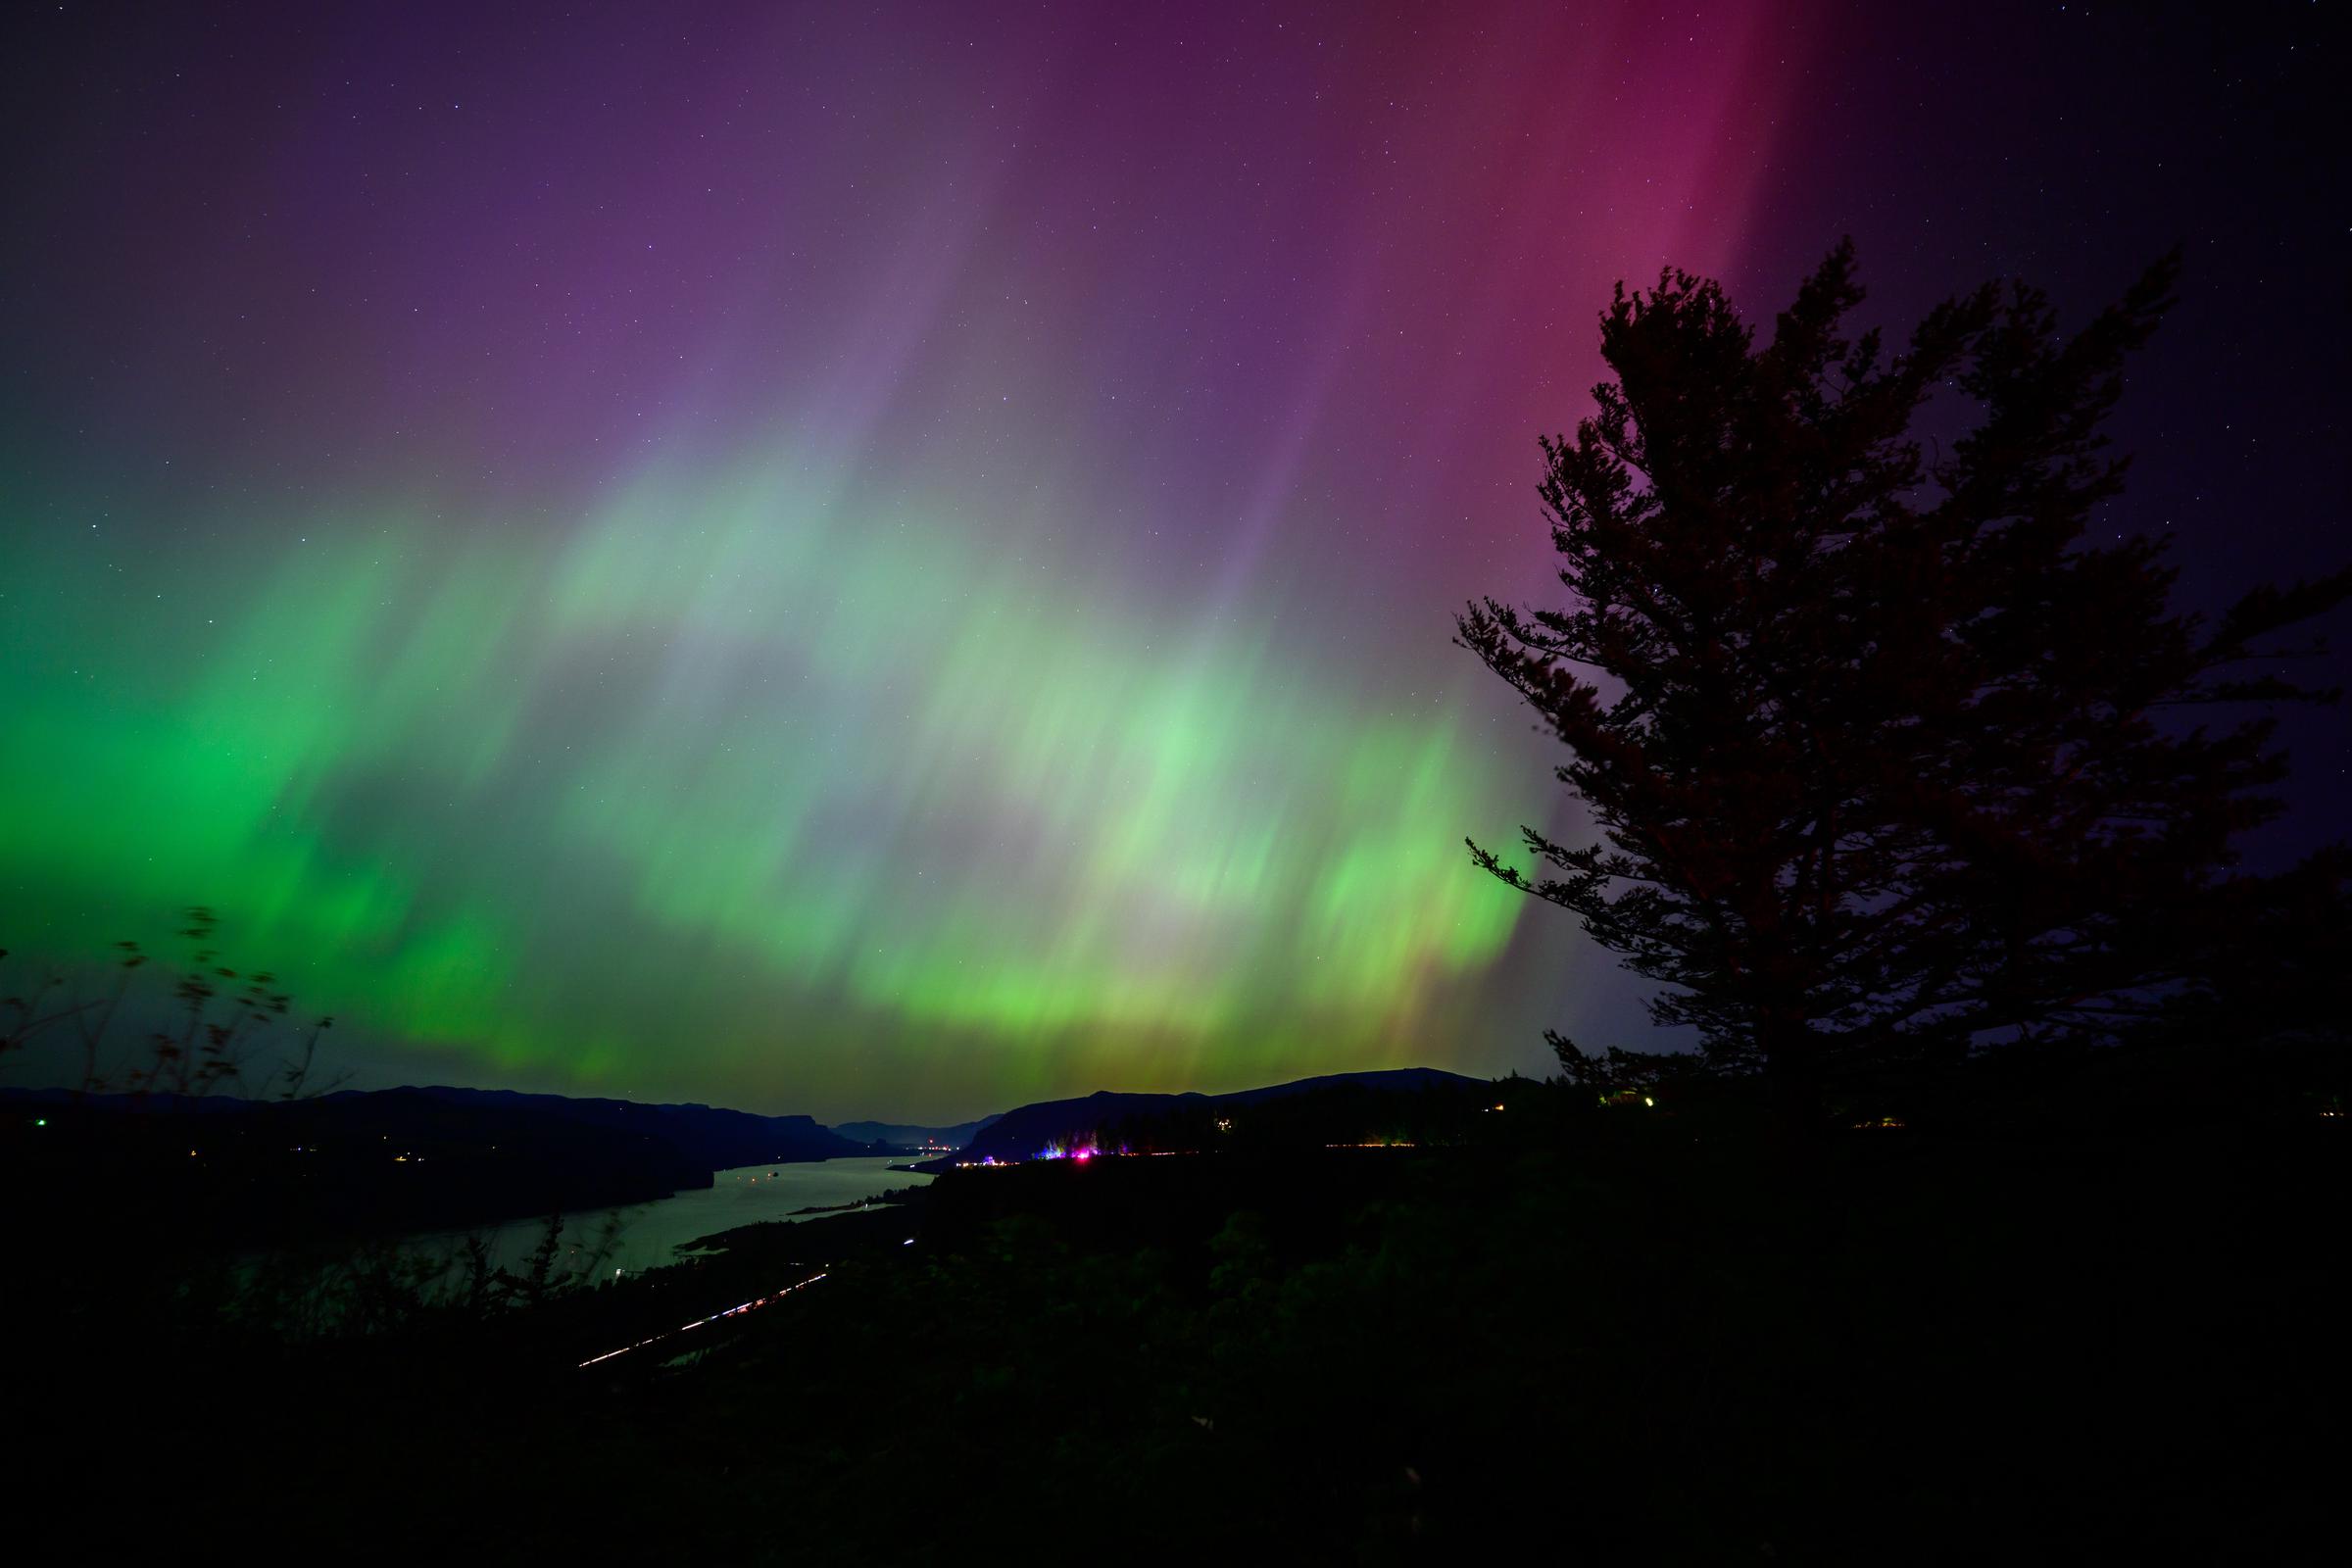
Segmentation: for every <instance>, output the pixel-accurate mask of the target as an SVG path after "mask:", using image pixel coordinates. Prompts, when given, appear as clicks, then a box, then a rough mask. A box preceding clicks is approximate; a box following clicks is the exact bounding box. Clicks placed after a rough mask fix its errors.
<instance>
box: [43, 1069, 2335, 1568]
mask: <svg viewBox="0 0 2352 1568" xmlns="http://www.w3.org/2000/svg"><path fill="white" fill-rule="evenodd" d="M1541 1109H1542V1107H1541V1106H1540V1105H1532V1104H1530V1105H1520V1104H1515V1105H1514V1110H1515V1111H1517V1110H1531V1111H1540V1110H1541ZM1499 1119H1500V1118H1498V1120H1499ZM1514 1125H1515V1129H1516V1130H1515V1136H1514V1137H1512V1138H1509V1139H1505V1138H1502V1137H1500V1136H1497V1137H1495V1138H1494V1139H1491V1140H1489V1141H1487V1142H1486V1143H1484V1144H1483V1145H1474V1146H1469V1147H1462V1148H1456V1149H1449V1150H1401V1149H1367V1150H1344V1151H1320V1150H1318V1151H1313V1152H1294V1153H1289V1154H1284V1153H1280V1152H1261V1153H1258V1154H1253V1155H1241V1154H1232V1155H1202V1156H1195V1157H1166V1158H1133V1159H1111V1158H1104V1159H1098V1160H1095V1161H1092V1162H1090V1163H1087V1164H1083V1165H1081V1164H1075V1163H1071V1162H1066V1161H1064V1162H1055V1163H1054V1164H1051V1165H1044V1164H1041V1165H1031V1166H1022V1167H1015V1168H1012V1169H1005V1170H970V1171H963V1172H957V1173H953V1174H951V1175H949V1176H947V1177H945V1178H943V1179H942V1180H941V1181H940V1182H938V1183H937V1184H936V1186H934V1187H933V1188H932V1189H930V1190H929V1192H928V1193H927V1194H925V1195H923V1200H922V1201H920V1202H918V1203H915V1204H912V1205H909V1206H907V1207H904V1208H892V1209H886V1210H880V1211H875V1212H871V1213H866V1214H859V1215H854V1216H845V1217H844V1218H842V1219H839V1220H825V1221H819V1222H816V1223H813V1224H809V1225H803V1226H797V1227H776V1228H772V1229H765V1228H763V1229H760V1230H755V1231H753V1232H749V1233H745V1234H742V1235H739V1236H737V1237H734V1238H731V1239H730V1240H731V1242H732V1243H733V1245H732V1246H730V1247H729V1248H728V1249H727V1250H722V1251H719V1252H716V1253H714V1254H713V1255H712V1256H711V1258H710V1259H708V1260H707V1261H705V1262H703V1263H701V1264H697V1265H693V1266H690V1267H687V1268H683V1269H680V1270H676V1271H671V1272H670V1273H669V1274H668V1275H666V1276H656V1277H655V1278H654V1279H653V1280H651V1281H650V1282H646V1283H642V1284H638V1285H635V1286H624V1287H621V1288H610V1289H605V1290H600V1291H596V1292H591V1293H584V1294H575V1295H573V1296H570V1297H568V1298H566V1297H564V1296H561V1295H559V1296H556V1297H554V1298H553V1299H550V1300H549V1301H548V1302H547V1303H546V1304H544V1305H542V1306H539V1307H537V1308H528V1309H521V1310H515V1311H510V1312H507V1313H504V1314H503V1315H499V1316H496V1317H493V1318H476V1317H469V1316H467V1315H466V1313H464V1312H462V1311H456V1310H449V1311H444V1312H441V1313H439V1314H433V1313H425V1314H419V1315H417V1316H415V1317H412V1318H408V1319H402V1318H400V1317H399V1316H398V1314H388V1315H387V1316H386V1318H385V1320H384V1322H385V1325H386V1326H385V1327H384V1328H383V1329H382V1331H381V1332H379V1333H377V1334H375V1335H374V1336H372V1337H370V1338H368V1339H367V1340H365V1341H362V1342H359V1343H330V1344H325V1345H320V1346H317V1347H314V1348H309V1349H303V1348H270V1346H269V1345H268V1344H266V1343H265V1342H264V1341H263V1340H261V1339H253V1340H248V1341H244V1342H238V1341H235V1340H234V1339H232V1338H222V1337H219V1336H212V1337H207V1335H205V1334H197V1333H175V1334H170V1335H165V1336H162V1337H160V1338H155V1339H151V1340H149V1341H148V1342H146V1343H136V1344H115V1345H110V1344H107V1343H104V1342H103V1338H102V1329H101V1319H99V1318H97V1317H91V1318H89V1319H87V1321H86V1322H85V1323H84V1324H83V1326H82V1327H81V1328H79V1329H75V1328H73V1327H72V1326H69V1327H68V1328H67V1329H66V1330H65V1331H64V1333H63V1334H62V1335H61V1334H60V1333H59V1332H57V1331H54V1330H48V1331H45V1330H42V1329H40V1328H39V1327H38V1326H33V1325H27V1326H25V1328H24V1329H23V1330H22V1331H20V1332H18V1333H17V1334H16V1335H15V1337H14V1338H12V1342H11V1343H12V1345H13V1346H15V1347H17V1348H18V1349H19V1350H20V1351H21V1352H23V1358H22V1359H20V1361H19V1362H18V1365H17V1367H16V1369H15V1375H16V1379H17V1381H18V1386H19V1388H20V1390H23V1391H25V1392H27V1393H28V1394H29V1395H30V1396H31V1397H28V1398H26V1399H25V1400H23V1401H19V1402H18V1408H19V1409H20V1410H21V1411H25V1412H26V1416H25V1418H23V1423H22V1426H21V1430H33V1431H38V1432H40V1433H42V1434H44V1436H43V1438H42V1439H41V1441H40V1443H39V1444H38V1445H37V1452H36V1454H35V1456H34V1459H33V1462H32V1464H31V1467H30V1468H29V1470H25V1471H21V1472H20V1479H21V1480H23V1481H25V1482H26V1483H28V1484H26V1485H25V1486H24V1488H23V1490H21V1491H19V1492H18V1494H17V1495H18V1497H19V1498H20V1499H23V1500H22V1501H21V1502H20V1503H19V1504H18V1505H17V1507H16V1508H15V1510H14V1511H15V1512H16V1514H17V1518H16V1520H15V1521H14V1526H15V1534H16V1536H17V1539H18V1541H19V1542H20V1543H25V1542H31V1543H35V1544H37V1546H38V1550H39V1551H40V1552H41V1553H43V1554H45V1555H46V1556H49V1557H52V1558H54V1557H58V1556H65V1555H73V1556H82V1555H91V1554H96V1553H101V1552H113V1551H118V1550H123V1549H128V1548H130V1547H133V1546H141V1545H149V1546H152V1545H162V1546H166V1547H168V1548H169V1547H174V1546H177V1547H185V1548H189V1549H198V1548H202V1549H220V1548H226V1547H229V1546H231V1545H233V1546H234V1548H235V1549H237V1550H238V1551H239V1552H240V1553H241V1554H252V1553H255V1552H260V1553H264V1554H266V1555H272V1556H273V1555H277V1554H280V1553H284V1552H292V1551H296V1550H300V1551H303V1552H305V1553H311V1552H316V1553H320V1554H334V1555H342V1554H346V1553H357V1554H362V1555H368V1556H374V1555H387V1554H388V1555H403V1554H409V1553H417V1552H433V1553H440V1554H454V1555H455V1556H456V1557H458V1558H460V1559H463V1560H473V1559H492V1560H497V1559H510V1560H511V1559H539V1558H555V1557H578V1556H581V1555H582V1554H583V1553H585V1554H586V1555H588V1556H590V1557H591V1558H593V1559H596V1560H615V1559H624V1558H627V1557H630V1556H642V1557H645V1558H648V1559H655V1560H665V1559H670V1558H672V1557H684V1556H688V1555H691V1556H694V1557H697V1558H699V1559H701V1560H708V1561H728V1562H733V1561H773V1562H809V1561H853V1562H877V1561H882V1562H899V1561H912V1560H918V1559H919V1560H940V1559H948V1560H957V1561H967V1562H1001V1561H1009V1560H1015V1559H1036V1558H1038V1557H1041V1556H1044V1557H1053V1558H1065V1557H1073V1556H1075V1557H1080V1558H1086V1559H1093V1560H1129V1561H1133V1560H1147V1561H1149V1560H1160V1559H1164V1558H1172V1557H1179V1556H1185V1557H1190V1556H1198V1555H1201V1554H1206V1553H1215V1554H1218V1555H1220V1556H1223V1557H1226V1558H1234V1557H1236V1556H1237V1555H1238V1556H1239V1557H1240V1558H1241V1559H1242V1560H1253V1559H1257V1558H1261V1557H1263V1556H1265V1555H1266V1554H1269V1553H1273V1552H1277V1551H1280V1552H1285V1553H1291V1554H1296V1555H1299V1556H1300V1557H1302V1558H1303V1559H1305V1560H1311V1561H1334V1560H1336V1561H1369V1562H1381V1561H1405V1560H1416V1559H1430V1560H1447V1559H1452V1558H1456V1557H1458V1556H1459V1555H1460V1554H1462V1553H1464V1552H1467V1551H1470V1550H1474V1549H1485V1548H1489V1547H1495V1546H1500V1545H1504V1544H1511V1543H1512V1542H1514V1541H1516V1540H1519V1539H1523V1538H1525V1537H1527V1536H1530V1535H1535V1536H1540V1537H1543V1538H1545V1540H1544V1545H1543V1549H1544V1552H1545V1554H1546V1556H1547V1557H1548V1558H1551V1559H1553V1560H1568V1559H1569V1558H1570V1557H1571V1556H1573V1555H1575V1554H1580V1553H1591V1552H1605V1553H1608V1554H1610V1555H1611V1556H1612V1557H1626V1556H1632V1557H1636V1558H1660V1557H1666V1558H1695V1559H1699V1560H1752V1561H1771V1560H1799V1561H1802V1560H1821V1559H1835V1558H1848V1559H1865V1558H1867V1559H1870V1560H1878V1561H1884V1560H1919V1559H1923V1558H1928V1559H1933V1558H1939V1557H1949V1556H1954V1555H1959V1554H1962V1553H1964V1552H1975V1551H1978V1550H1990V1551H1997V1552H2000V1553H2002V1554H2003V1555H2004V1556H2015V1555H2024V1556H2028V1557H2036V1558H2038V1557H2047V1556H2053V1555H2057V1554H2060V1553H2064V1554H2067V1555H2096V1556H2108V1555H2112V1554H2114V1553H2117V1552H2122V1551H2128V1550H2145V1549H2147V1548H2150V1547H2157V1546H2161V1547H2162V1548H2164V1549H2165V1550H2166V1552H2167V1554H2168V1555H2178V1554H2183V1553H2185V1554H2187V1555H2189V1556H2192V1557H2200V1558H2212V1557H2218V1556H2229V1557H2232V1558H2251V1559H2255V1560H2274V1561H2275V1560H2293V1559H2297V1558H2307V1557H2310V1556H2312V1555H2314V1554H2315V1553H2316V1550H2317V1548H2316V1546H2315V1543H2319V1542H2321V1541H2324V1540H2325V1539H2326V1532H2325V1531H2324V1529H2323V1526H2324V1525H2325V1524H2326V1523H2327V1516H2328V1515H2329V1513H2330V1512H2331V1510H2332V1509H2333V1507H2334V1506H2335V1503H2334V1498H2335V1497H2336V1495H2337V1493H2336V1483H2337V1481H2338V1480H2339V1479H2340V1459H2341V1425H2340V1422H2341V1411H2342V1409H2343V1402H2342V1400H2343V1395H2344V1393H2345V1392H2346V1391H2345V1386H2344V1384H2345V1380H2344V1372H2343V1367H2342V1363H2341V1356H2340V1347H2341V1322H2342V1312H2343V1301H2342V1299H2341V1293H2340V1286H2339V1284H2338V1283H2337V1276H2338V1273H2339V1268H2338V1261H2339V1260H2338V1257H2337V1253H2338V1252H2339V1250H2340V1240H2339V1237H2338V1231H2339V1229H2340V1226H2339V1225H2338V1224H2337V1222H2336V1217H2335V1216H2336V1211H2337V1202H2336V1196H2337V1194H2338V1193H2339V1192H2340V1190H2341V1172H2342V1168H2343V1154H2344V1151H2343V1149H2342V1147H2341V1140H2340V1138H2339V1137H2337V1136H2335V1135H2336V1134H2337V1133H2338V1132H2339V1130H2340V1128H2341V1126H2342V1123H2341V1122H2340V1121H2339V1120H2332V1119H2323V1118H2321V1117H2319V1116H2317V1115H2313V1116H2309V1117H2303V1118H2299V1119H2291V1120H2271V1121H2265V1122H2262V1123H2256V1124H2240V1123H2231V1122H2227V1121H2225V1122H2217V1123H2214V1124H2211V1125H2206V1126H2201V1127H2191V1128H2175V1129H2173V1130H2169V1131H2165V1132H2162V1133H2157V1132H2142V1133H2137V1134H2133V1133H2130V1132H2128V1131H2127V1132H2125V1133H2117V1132H2114V1131H2112V1130H2111V1131H2109V1132H2106V1133H2102V1134H2100V1135H2098V1136H2096V1137H2091V1136H2084V1137H2082V1138H2072V1139H2070V1138H2066V1137H2055V1136H2043V1137H2039V1138H2036V1139H2033V1140H2015V1139H2013V1140H2008V1141H1992V1140H1988V1139H1976V1140H1971V1139H1964V1138H1959V1137H1949V1136H1945V1137H1929V1136H1924V1135H1919V1134H1915V1133H1912V1132H1909V1131H1907V1130H1891V1129H1889V1130H1883V1131H1881V1130H1873V1131H1870V1132H1855V1133H1853V1134H1852V1135H1851V1136H1849V1137H1847V1138H1845V1139H1844V1140H1843V1141H1842V1142H1840V1143H1838V1144H1837V1145H1835V1146H1834V1147H1832V1148H1830V1149H1829V1150H1827V1151H1826V1152H1823V1154H1822V1155H1821V1156H1820V1158H1819V1159H1818V1160H1817V1161H1815V1162H1812V1163H1810V1164H1807V1163H1805V1162H1802V1161H1798V1162H1794V1163H1791V1162H1789V1161H1787V1160H1784V1159H1779V1158H1777V1157H1776V1156H1773V1155H1772V1154H1770V1153H1769V1152H1768V1151H1766V1150H1765V1149H1763V1148H1761V1147H1759V1143H1758V1140H1757V1137H1756V1136H1755V1135H1753V1134H1752V1133H1751V1132H1750V1131H1749V1130H1747V1129H1745V1128H1744V1127H1743V1126H1742V1124H1741V1123H1740V1121H1739V1119H1738V1118H1737V1117H1736V1116H1735V1117H1732V1118H1730V1119H1728V1120H1722V1119H1712V1120H1710V1119H1704V1118H1686V1117H1676V1116H1668V1115H1658V1116H1643V1115H1639V1114H1627V1115H1619V1114H1617V1113H1614V1112H1609V1113H1601V1114H1599V1115H1592V1114H1583V1115H1575V1116H1563V1117H1560V1118H1558V1119H1557V1120H1556V1121H1550V1122H1548V1123H1547V1122H1546V1121H1545V1119H1544V1117H1542V1116H1540V1115H1527V1116H1525V1117H1524V1118H1523V1119H1521V1120H1519V1121H1518V1122H1516V1123H1515V1124H1514ZM909 1238H911V1239H912V1242H913V1245H911V1246H908V1245H906V1244H907V1241H908V1239H909ZM820 1270H821V1271H824V1272H825V1277H824V1278H823V1279H822V1280H821V1281H819V1282H818V1283H816V1284H814V1285H810V1286H809V1287H807V1288H805V1289H802V1290H800V1291H798V1292H797V1293H794V1294H793V1295H791V1296H789V1297H785V1298H781V1299H771V1301H770V1304H769V1305H767V1306H765V1307H763V1308H760V1309H759V1310H757V1311H754V1312H750V1313H746V1314H742V1315H740V1316H738V1317H736V1318H732V1319H727V1320H723V1321H721V1322H719V1323H715V1324H710V1325H706V1326H705V1327H704V1328H701V1329H698V1330H692V1331H687V1332H685V1333H682V1334H680V1333H672V1335H671V1337H670V1338H669V1339H667V1340H664V1341H662V1342H660V1343H659V1344H657V1345H655V1346H653V1347H650V1348H647V1349H644V1350H641V1351H638V1352H635V1353H632V1354H628V1355H622V1356H619V1357H615V1358H613V1359H612V1360H609V1361H606V1362H602V1363H600V1364H598V1365H597V1366H595V1367H592V1368H589V1369H587V1370H579V1369H576V1368H575V1366H574V1363H575V1362H577V1361H579V1360H583V1359H586V1358H587V1356H588V1355H591V1354H594V1353H597V1351H598V1350H600V1349H603V1348H612V1347H614V1346H618V1345H621V1344H627V1343H632V1342H633V1341H634V1340H636V1339H639V1338H643V1337H645V1336H647V1335H651V1334H654V1333H658V1332H661V1331H662V1330H675V1329H676V1328H677V1326H678V1325H679V1324H680V1323H682V1322H684V1321H685V1320H686V1319H687V1318H688V1317H689V1316H700V1315H702V1314H703V1313H705V1312H708V1311H712V1310H716V1309H718V1308H719V1307H722V1306H726V1305H731V1304H734V1303H735V1302H736V1301H738V1300H742V1299H753V1298H755V1297H758V1296H760V1295H764V1294H767V1293H770V1292H772V1291H774V1290H775V1289H777V1288H778V1287H780V1286H782V1285H785V1284H789V1283H792V1282H795V1281H798V1280H800V1279H804V1278H808V1277H810V1276H812V1275H813V1274H815V1273H817V1272H819V1271H820ZM22 1301H23V1297H22V1295H20V1304H22ZM75 1334H79V1335H80V1338H79V1340H78V1341H75V1340H74V1338H73V1336H74V1335H75ZM57 1348H69V1349H70V1350H71V1351H72V1353H71V1354H63V1355H61V1354H58V1353H55V1351H56V1349H57ZM36 1349H37V1353H36ZM681 1355H683V1356H684V1360H683V1361H682V1362H680V1360H679V1358H680V1357H681ZM665 1363H676V1364H666V1365H665ZM126 1498H128V1499H135V1500H136V1502H137V1504H138V1505H137V1506H126V1505H125V1502H124V1499H126Z"/></svg>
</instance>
